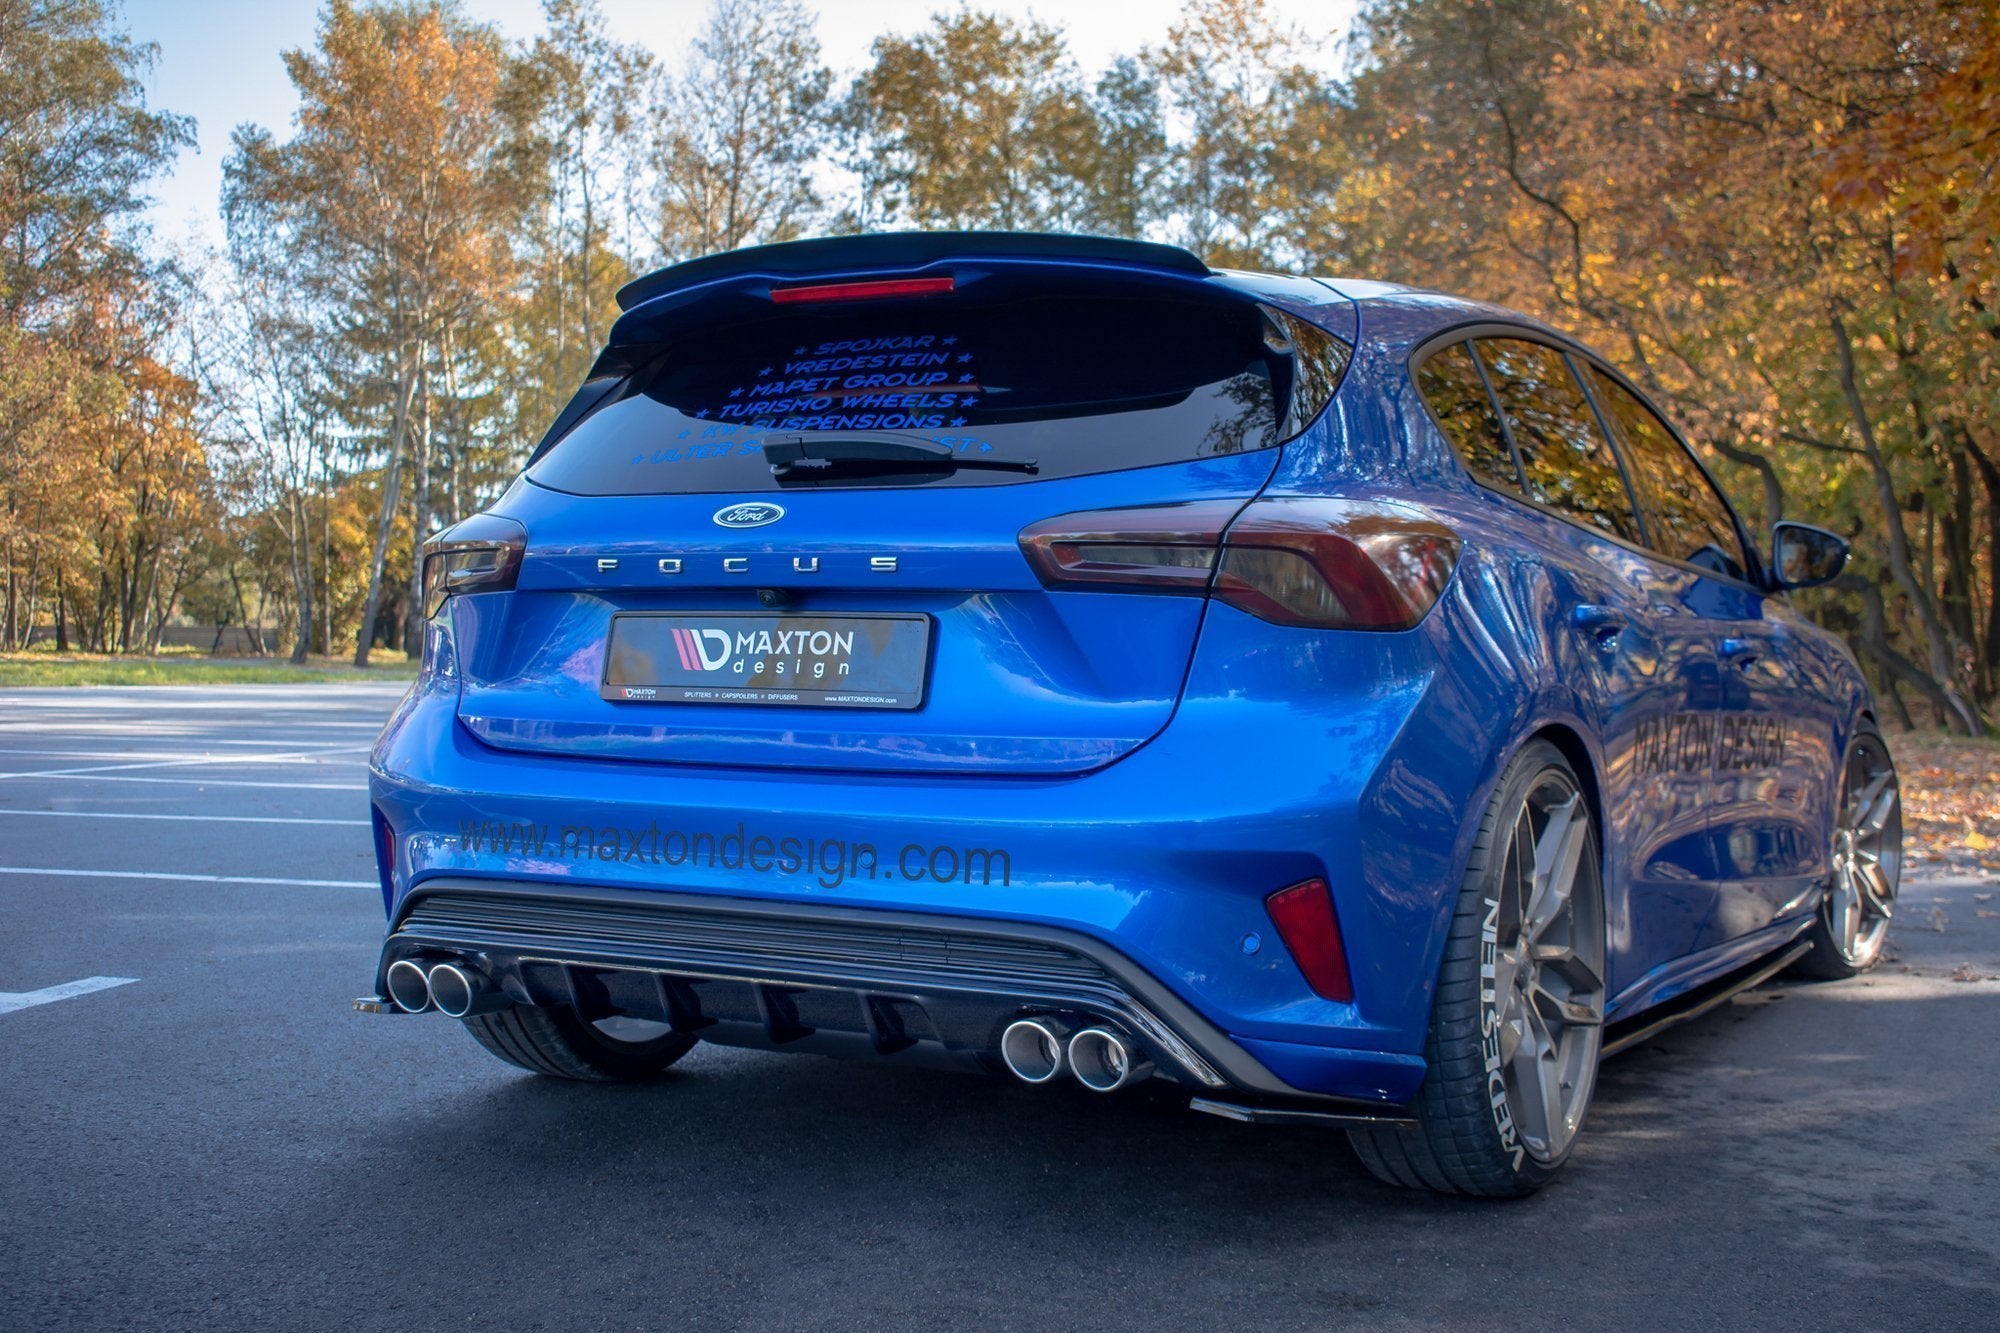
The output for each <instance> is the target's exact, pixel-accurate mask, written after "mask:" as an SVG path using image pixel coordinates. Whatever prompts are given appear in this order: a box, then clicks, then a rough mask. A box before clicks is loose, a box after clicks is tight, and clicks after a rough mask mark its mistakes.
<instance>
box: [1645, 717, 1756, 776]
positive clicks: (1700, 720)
mask: <svg viewBox="0 0 2000 1333" xmlns="http://www.w3.org/2000/svg"><path fill="white" fill-rule="evenodd" d="M1784 761H1785V723H1784V719H1782V718H1776V717H1772V716H1771V715H1769V714H1768V713H1668V714H1665V715H1664V716H1661V717H1649V718H1647V719H1646V720H1645V721H1643V722H1641V723H1640V724H1639V726H1638V728H1637V732H1636V734H1635V735H1634V737H1633V742H1632V770H1633V772H1634V774H1636V775H1637V776H1640V777H1648V776H1654V775H1659V774H1667V773H1706V772H1708V771H1709V770H1710V769H1711V768H1712V769H1715V770H1717V771H1721V772H1743V771H1748V770H1754V769H1760V768H1776V767H1778V766H1779V765H1780V764H1782V763H1783V762H1784Z"/></svg>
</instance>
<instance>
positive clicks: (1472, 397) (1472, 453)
mask: <svg viewBox="0 0 2000 1333" xmlns="http://www.w3.org/2000/svg"><path fill="white" fill-rule="evenodd" d="M1417 390H1418V392H1420V393H1422V394H1423V396H1424V402H1425V403H1426V404H1428V405H1429V406H1430V409H1431V415H1433V416H1435V417H1436V418H1437V420H1438V425H1439V426H1441V427H1442V428H1443V429H1444V437H1445V438H1446V439H1447V440H1450V441H1451V447H1452V448H1454V449H1456V450H1457V451H1458V456H1459V458H1460V459H1461V460H1463V461H1464V463H1465V466H1466V467H1467V468H1468V469H1469V470H1470V471H1471V472H1472V475H1473V476H1475V477H1477V478H1478V479H1479V480H1480V481H1483V482H1485V483H1486V484H1487V485H1488V486H1495V487H1498V488H1499V489H1501V490H1504V491H1512V492H1513V493H1514V494H1516V495H1518V494H1520V492H1521V474H1520V473H1519V472H1517V471H1516V470H1515V468H1514V454H1513V451H1512V450H1510V449H1508V447H1507V437H1506V436H1505V435H1503V434H1502V433H1501V431H1500V418H1499V416H1498V415H1497V414H1495V412H1494V411H1493V399H1492V398H1490V397H1489V396H1488V395H1487V393H1486V383H1485V381H1484V380H1482V379H1480V377H1479V367H1478V366H1476V365H1474V364H1473V363H1472V349H1471V348H1470V347H1468V346H1466V344H1464V343H1453V344H1452V345H1451V346H1450V347H1447V348H1445V349H1444V350H1443V351H1442V352H1434V353H1432V354H1431V355H1430V356H1428V357H1426V358H1425V359H1424V363H1423V364H1422V365H1421V366H1418V367H1417Z"/></svg>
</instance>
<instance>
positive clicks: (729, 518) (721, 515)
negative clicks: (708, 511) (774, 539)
mask: <svg viewBox="0 0 2000 1333" xmlns="http://www.w3.org/2000/svg"><path fill="white" fill-rule="evenodd" d="M784 516H785V507H784V506H783V505H774V504H765V503H763V502H761V501H751V502H749V503H747V504H734V505H724V506H723V507H722V508H720V509H718V510H716V511H715V513H714V514H713V515H712V517H713V518H714V520H715V522H716V524H717V525H718V526H720V527H725V528H761V527H763V526H764V525H765V524H766V523H776V522H777V521H778V520H779V519H781V518H783V517H784Z"/></svg>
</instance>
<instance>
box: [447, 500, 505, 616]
mask: <svg viewBox="0 0 2000 1333" xmlns="http://www.w3.org/2000/svg"><path fill="white" fill-rule="evenodd" d="M527 549H528V530H527V529H526V528H524V527H522V526H521V525H520V524H519V523H516V522H515V521H514V520H513V519H511V518H501V517H500V516H499V515H498V514H474V515H473V516H472V517H471V518H468V519H466V520H465V521H463V522H461V523H454V524H453V525H452V526H451V527H448V528H446V529H445V530H444V531H443V532H440V533H439V534H438V535H437V536H435V537H433V538H431V539H430V540H429V541H427V542H425V543H424V617H425V619H429V618H430V617H431V616H434V615H436V614H437V612H438V608H439V607H441V606H443V605H444V599H445V598H447V597H449V596H451V594H453V593H455V592H501V591H504V590H506V589H508V588H511V587H513V586H514V580H515V579H516V578H517V577H518V576H519V575H520V572H521V556H522V554H523V553H524V552H526V550H527Z"/></svg>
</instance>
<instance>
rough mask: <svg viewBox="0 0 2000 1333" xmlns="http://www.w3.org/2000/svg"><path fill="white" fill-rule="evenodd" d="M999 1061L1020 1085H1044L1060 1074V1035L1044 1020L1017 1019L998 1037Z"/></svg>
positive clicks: (1061, 1045) (1052, 1025)
mask: <svg viewBox="0 0 2000 1333" xmlns="http://www.w3.org/2000/svg"><path fill="white" fill-rule="evenodd" d="M1000 1058H1001V1060H1003V1061H1005V1062H1006V1065H1007V1072H1008V1073H1010V1074H1012V1075H1013V1076H1014V1077H1015V1078H1018V1079H1020V1080H1021V1081H1022V1082H1023V1083H1047V1082H1048V1081H1049V1080H1050V1079H1052V1078H1054V1077H1056V1076H1057V1075H1058V1074H1060V1073H1062V1071H1063V1034H1062V1032H1061V1031H1059V1030H1058V1029H1057V1028H1056V1026H1055V1025H1054V1024H1053V1023H1050V1022H1049V1021H1048V1020H1046V1019H1041V1018H1023V1019H1019V1020H1017V1021H1015V1022H1012V1023H1009V1024H1008V1025H1007V1030H1006V1031H1005V1032H1003V1033H1001V1034H1000Z"/></svg>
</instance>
